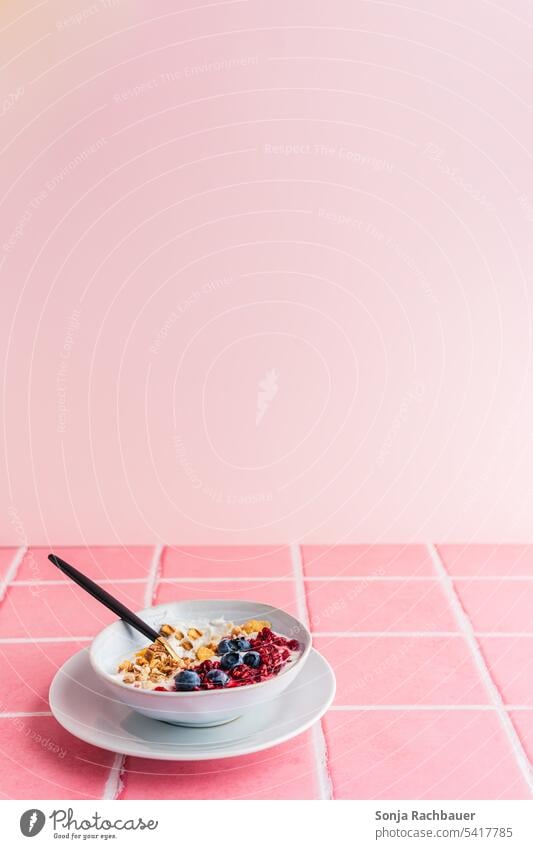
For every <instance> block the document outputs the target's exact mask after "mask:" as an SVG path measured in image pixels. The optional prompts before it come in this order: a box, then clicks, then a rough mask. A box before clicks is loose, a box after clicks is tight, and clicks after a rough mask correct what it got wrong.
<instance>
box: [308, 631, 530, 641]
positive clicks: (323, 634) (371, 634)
mask: <svg viewBox="0 0 533 849" xmlns="http://www.w3.org/2000/svg"><path fill="white" fill-rule="evenodd" d="M473 634H474V636H475V637H529V638H530V639H531V637H533V631H474V632H473ZM313 637H460V638H461V639H464V637H465V635H464V634H463V632H462V631H313Z"/></svg>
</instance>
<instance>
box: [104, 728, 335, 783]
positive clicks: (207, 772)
mask: <svg viewBox="0 0 533 849" xmlns="http://www.w3.org/2000/svg"><path fill="white" fill-rule="evenodd" d="M123 781H124V790H123V792H122V793H121V796H120V798H121V799H316V798H317V796H318V788H317V780H316V768H315V761H314V757H313V748H312V744H311V737H310V734H309V732H307V733H306V734H302V735H301V736H300V737H295V738H294V740H289V742H287V743H283V745H281V746H276V747H275V748H273V749H269V750H267V751H264V752H257V753H256V754H254V755H246V756H244V757H242V758H230V759H227V760H216V761H202V762H196V763H164V762H162V761H152V760H144V759H140V758H128V759H127V760H126V770H125V773H124V776H123Z"/></svg>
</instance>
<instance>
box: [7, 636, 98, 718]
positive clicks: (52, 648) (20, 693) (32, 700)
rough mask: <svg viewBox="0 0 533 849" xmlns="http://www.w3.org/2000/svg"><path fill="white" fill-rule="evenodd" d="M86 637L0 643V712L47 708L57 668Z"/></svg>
mask: <svg viewBox="0 0 533 849" xmlns="http://www.w3.org/2000/svg"><path fill="white" fill-rule="evenodd" d="M86 646H87V641H85V642H82V643H79V642H69V643H36V644H32V645H28V644H27V643H4V644H0V664H1V667H2V674H3V682H4V683H3V687H2V695H1V696H0V713H5V712H6V711H26V712H28V711H43V710H49V709H50V708H49V707H48V690H49V688H50V684H51V682H52V678H53V677H54V675H55V674H56V672H57V670H58V669H59V668H60V667H61V666H62V665H63V663H64V662H65V661H66V660H67V658H69V657H70V656H71V655H73V654H75V653H76V652H77V651H79V650H80V649H82V648H85V647H86Z"/></svg>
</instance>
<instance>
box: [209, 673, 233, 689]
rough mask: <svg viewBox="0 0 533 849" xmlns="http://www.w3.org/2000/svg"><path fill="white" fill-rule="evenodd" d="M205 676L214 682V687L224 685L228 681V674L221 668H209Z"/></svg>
mask: <svg viewBox="0 0 533 849" xmlns="http://www.w3.org/2000/svg"><path fill="white" fill-rule="evenodd" d="M206 678H207V680H208V681H211V683H212V684H215V686H216V687H225V686H226V684H227V683H228V681H229V675H226V673H225V672H223V671H222V669H210V670H209V672H208V673H207V675H206Z"/></svg>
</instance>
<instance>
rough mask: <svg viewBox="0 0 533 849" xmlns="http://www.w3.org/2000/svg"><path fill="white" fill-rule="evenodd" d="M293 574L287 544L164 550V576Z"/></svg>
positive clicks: (205, 576) (212, 576) (262, 575)
mask: <svg viewBox="0 0 533 849" xmlns="http://www.w3.org/2000/svg"><path fill="white" fill-rule="evenodd" d="M291 574H292V566H291V558H290V552H289V549H288V548H287V547H286V546H280V547H275V546H257V545H240V546H212V545H207V546H192V547H184V548H181V547H177V546H173V547H169V548H166V549H165V551H164V553H163V568H162V573H161V575H162V577H163V578H182V577H183V578H237V579H239V580H242V578H254V577H255V576H257V577H259V578H263V577H265V576H266V577H269V578H281V577H283V576H285V575H291Z"/></svg>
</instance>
